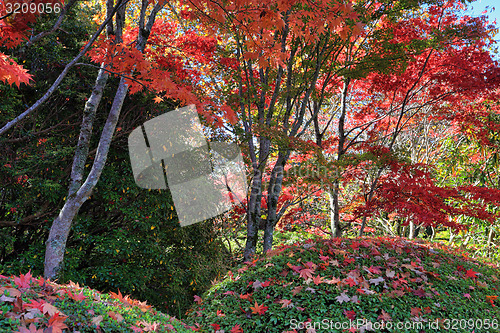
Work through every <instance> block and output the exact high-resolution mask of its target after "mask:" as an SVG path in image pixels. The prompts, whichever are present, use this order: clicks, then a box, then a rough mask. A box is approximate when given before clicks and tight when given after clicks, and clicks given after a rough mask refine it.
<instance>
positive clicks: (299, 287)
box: [292, 286, 304, 296]
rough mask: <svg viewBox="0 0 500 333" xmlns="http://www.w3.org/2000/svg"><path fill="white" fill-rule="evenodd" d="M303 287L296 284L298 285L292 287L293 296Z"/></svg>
mask: <svg viewBox="0 0 500 333" xmlns="http://www.w3.org/2000/svg"><path fill="white" fill-rule="evenodd" d="M303 288H304V287H302V286H298V287H295V288H293V289H292V294H293V296H295V295H297V294H298V293H300V291H301V290H302V289H303Z"/></svg>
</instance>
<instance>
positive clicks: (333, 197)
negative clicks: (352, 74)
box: [329, 79, 351, 238]
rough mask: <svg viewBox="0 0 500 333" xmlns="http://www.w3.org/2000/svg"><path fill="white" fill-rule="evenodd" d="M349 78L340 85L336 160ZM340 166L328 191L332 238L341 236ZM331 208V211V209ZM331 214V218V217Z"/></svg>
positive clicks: (341, 142)
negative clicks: (330, 189)
mask: <svg viewBox="0 0 500 333" xmlns="http://www.w3.org/2000/svg"><path fill="white" fill-rule="evenodd" d="M350 82H351V80H350V79H345V80H344V85H343V87H342V92H341V100H340V117H339V123H338V136H339V144H338V147H337V161H340V160H341V159H342V157H343V156H344V153H345V151H344V148H345V147H344V144H345V141H346V138H347V136H346V134H345V128H344V126H345V116H346V113H347V93H348V91H349V83H350ZM339 168H340V166H339V165H337V170H336V172H335V180H334V182H333V189H332V191H331V192H330V193H329V201H330V228H331V235H332V238H335V237H341V236H342V226H341V225H340V208H339V194H340V177H341V174H340V169H339ZM332 208H333V211H332ZM332 214H333V218H332Z"/></svg>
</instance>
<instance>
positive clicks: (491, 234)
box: [486, 225, 495, 257]
mask: <svg viewBox="0 0 500 333" xmlns="http://www.w3.org/2000/svg"><path fill="white" fill-rule="evenodd" d="M494 230H495V227H494V226H493V225H491V226H490V232H489V233H488V241H487V243H486V249H487V254H486V255H487V256H488V257H489V256H490V252H491V243H492V242H493V235H494Z"/></svg>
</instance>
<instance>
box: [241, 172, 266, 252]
mask: <svg viewBox="0 0 500 333" xmlns="http://www.w3.org/2000/svg"><path fill="white" fill-rule="evenodd" d="M261 200H262V173H261V172H260V170H259V169H256V170H254V177H253V180H252V188H251V189H250V198H249V200H248V213H247V240H246V244H245V251H244V253H243V257H244V258H245V261H250V260H251V259H252V256H253V255H255V249H256V247H257V237H258V232H259V223H260V215H261V214H260V208H261Z"/></svg>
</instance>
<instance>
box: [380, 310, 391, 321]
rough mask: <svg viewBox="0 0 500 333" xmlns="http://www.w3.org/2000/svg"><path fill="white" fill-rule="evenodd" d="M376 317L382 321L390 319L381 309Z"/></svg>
mask: <svg viewBox="0 0 500 333" xmlns="http://www.w3.org/2000/svg"><path fill="white" fill-rule="evenodd" d="M377 319H379V320H383V321H392V318H391V316H390V315H389V314H388V313H387V312H385V311H384V310H382V313H381V314H380V315H379V316H378V317H377Z"/></svg>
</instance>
